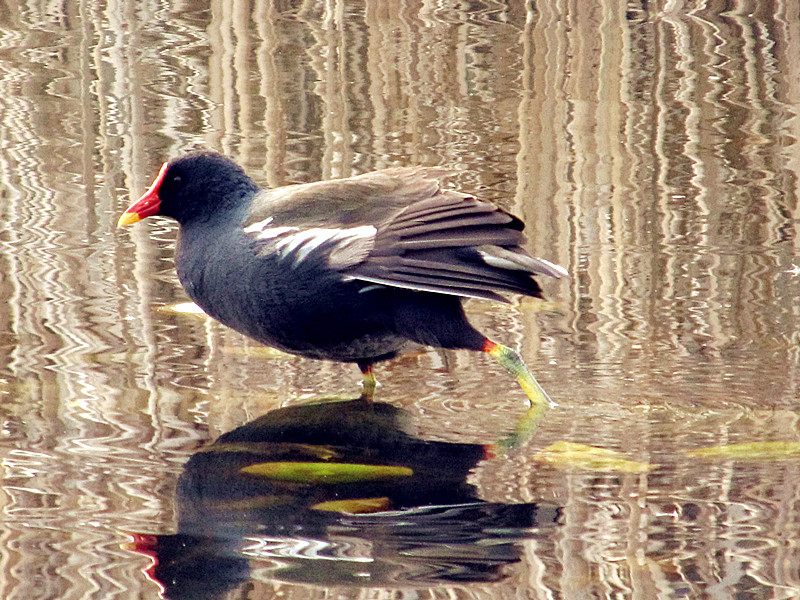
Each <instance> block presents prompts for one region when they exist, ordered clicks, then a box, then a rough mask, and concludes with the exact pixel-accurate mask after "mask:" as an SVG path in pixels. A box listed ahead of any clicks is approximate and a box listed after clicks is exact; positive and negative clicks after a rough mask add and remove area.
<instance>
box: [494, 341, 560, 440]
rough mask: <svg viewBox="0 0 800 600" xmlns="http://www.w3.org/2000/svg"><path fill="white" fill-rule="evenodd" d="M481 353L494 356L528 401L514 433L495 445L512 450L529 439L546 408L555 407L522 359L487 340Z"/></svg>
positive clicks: (509, 350) (510, 350) (508, 349)
mask: <svg viewBox="0 0 800 600" xmlns="http://www.w3.org/2000/svg"><path fill="white" fill-rule="evenodd" d="M483 351H484V352H486V353H487V354H490V355H491V356H494V357H495V359H497V362H499V363H500V364H501V365H503V367H505V369H506V370H507V371H508V372H510V373H511V374H512V375H513V376H514V377H516V378H517V381H518V382H519V385H520V386H521V387H522V389H523V390H524V392H525V394H527V396H528V398H529V399H530V408H528V410H527V411H526V412H525V414H524V415H523V416H522V418H521V419H520V420H519V421H518V422H517V424H516V425H515V426H514V431H512V432H511V433H509V434H508V435H507V436H506V437H505V438H503V439H502V440H500V441H499V442H498V443H497V446H498V447H499V448H513V447H515V446H518V445H519V444H520V443H521V442H522V441H524V440H525V439H526V438H528V437H530V435H531V434H532V433H533V431H534V430H535V429H536V426H537V425H538V424H539V421H540V420H541V418H542V417H543V416H544V413H545V412H547V409H548V408H551V407H553V406H555V402H553V401H552V400H551V399H550V396H548V395H547V392H545V391H544V389H542V386H540V385H539V382H538V381H536V378H535V377H534V376H533V375H532V374H531V372H530V371H529V370H528V367H527V366H526V365H525V363H524V362H522V358H521V357H520V355H519V354H518V353H516V352H514V351H513V350H512V349H511V348H509V347H507V346H503V345H502V344H498V343H497V342H493V341H492V340H490V339H487V340H486V341H485V342H484V344H483Z"/></svg>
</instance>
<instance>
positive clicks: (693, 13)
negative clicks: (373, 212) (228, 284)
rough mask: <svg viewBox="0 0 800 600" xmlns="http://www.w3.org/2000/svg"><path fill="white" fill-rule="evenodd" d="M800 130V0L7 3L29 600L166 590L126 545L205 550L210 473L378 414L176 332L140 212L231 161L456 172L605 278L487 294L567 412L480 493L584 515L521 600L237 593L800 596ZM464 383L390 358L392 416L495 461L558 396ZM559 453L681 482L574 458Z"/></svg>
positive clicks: (218, 335) (282, 365) (9, 218)
mask: <svg viewBox="0 0 800 600" xmlns="http://www.w3.org/2000/svg"><path fill="white" fill-rule="evenodd" d="M799 107H800V3H798V1H797V0H786V1H756V0H750V1H747V0H740V1H733V2H716V1H706V2H689V1H685V2H682V1H680V0H676V1H673V0H661V1H658V2H633V1H631V2H628V3H623V2H613V1H601V0H598V1H593V2H578V1H576V0H573V1H551V2H546V1H542V2H538V1H530V2H527V3H525V2H508V3H502V2H491V1H487V2H478V1H475V2H447V1H430V2H429V1H422V2H414V1H389V2H386V1H380V0H366V1H365V2H344V1H343V0H340V1H334V0H330V1H328V2H325V1H319V2H314V1H303V2H301V1H295V2H289V1H278V0H271V1H270V0H251V1H245V0H234V1H232V2H223V1H219V0H212V1H211V2H210V3H207V2H197V1H188V0H184V1H175V2H156V1H153V0H145V1H133V0H127V1H125V0H121V1H118V2H113V1H109V2H101V1H92V0H83V1H75V2H49V1H44V0H39V1H34V0H31V1H29V2H13V1H12V2H3V3H0V215H1V216H2V218H1V219H0V400H1V403H0V423H2V430H0V434H1V435H0V465H1V466H2V471H1V473H2V485H0V596H2V597H3V598H9V599H10V598H19V599H31V598H42V599H44V598H47V599H50V598H155V597H157V589H156V587H155V586H154V585H153V584H152V583H151V582H149V581H148V580H147V579H146V578H145V577H144V575H143V574H142V572H141V570H142V569H144V568H145V567H146V566H147V561H146V559H145V558H144V557H142V556H140V555H137V554H134V553H132V552H130V551H127V550H125V549H124V548H122V547H121V545H122V544H125V542H126V540H127V539H128V538H127V536H126V534H125V532H127V531H149V532H152V533H162V532H169V531H170V530H171V529H172V528H173V527H174V518H175V515H174V506H173V500H172V493H173V488H174V485H175V480H176V477H177V475H178V473H179V472H180V469H181V465H182V464H183V463H184V462H185V460H186V459H187V457H188V456H189V455H190V454H191V453H192V452H193V451H196V450H197V449H198V448H199V447H201V446H202V444H203V443H205V442H207V441H209V440H212V439H214V438H215V437H216V436H217V435H219V434H221V433H223V432H224V431H227V430H230V429H231V428H233V427H236V426H238V425H240V424H242V423H244V422H246V421H248V420H250V419H253V418H255V417H257V416H259V415H261V414H263V413H265V412H267V411H268V410H270V409H273V408H276V407H278V406H282V405H285V404H291V403H296V402H300V401H303V400H307V399H311V398H314V397H319V396H321V395H330V394H353V393H355V392H356V391H357V387H356V383H357V381H358V372H357V369H355V368H354V367H353V366H350V365H339V364H332V363H325V362H315V361H308V360H303V359H300V358H296V357H291V356H287V355H283V354H280V353H277V352H272V351H267V350H263V349H261V348H259V347H258V346H257V345H256V344H253V343H251V342H248V341H247V340H246V339H244V338H243V337H241V336H239V335H237V334H235V333H233V332H231V331H230V330H227V329H225V328H223V327H221V326H219V325H217V324H214V323H211V322H208V321H207V320H205V319H204V318H202V317H197V316H190V315H187V314H184V313H179V312H175V311H170V310H165V307H170V306H172V305H174V304H176V303H180V302H184V301H185V300H186V297H185V294H184V292H183V291H182V289H181V288H180V286H179V284H178V283H177V280H176V277H175V273H174V268H173V264H172V241H173V239H174V233H175V227H174V225H173V224H172V223H170V222H166V221H163V220H156V219H149V220H148V221H147V222H146V223H144V224H140V225H137V226H136V227H134V228H132V229H130V230H124V231H120V230H117V229H116V228H115V223H116V220H117V218H118V216H119V214H120V212H121V211H122V210H124V208H125V207H126V206H127V205H128V204H129V202H130V201H131V200H132V199H134V198H135V197H136V196H138V194H140V193H141V192H142V191H143V190H144V189H145V187H146V186H147V185H148V184H149V183H150V181H151V180H152V178H153V177H154V176H155V174H156V172H157V170H158V167H159V165H160V164H161V163H162V162H163V161H164V160H166V159H167V158H169V157H171V156H175V155H178V154H180V153H182V152H184V151H186V150H189V149H192V148H196V147H206V148H211V149H215V150H218V151H221V152H224V153H226V154H228V155H230V156H231V157H232V158H234V159H236V160H237V161H238V162H239V163H241V164H242V165H243V166H245V168H246V169H247V171H248V172H249V173H250V174H251V176H253V177H254V178H255V179H256V180H257V181H259V182H260V183H262V184H265V185H281V184H286V183H292V182H303V181H314V180H317V179H326V178H331V177H339V176H347V175H352V174H357V173H361V172H364V171H368V170H371V169H375V168H381V167H387V166H396V165H414V164H422V165H438V164H442V165H447V166H449V167H450V168H452V169H453V170H454V171H455V175H454V177H452V178H451V180H450V183H451V184H452V185H454V186H457V187H459V188H460V189H462V190H464V191H468V192H471V193H474V194H476V195H479V196H481V197H483V198H487V199H489V200H493V201H496V202H498V203H500V204H501V205H503V206H504V207H506V208H507V209H509V210H511V211H513V212H515V213H516V214H519V215H520V216H522V217H524V218H525V220H526V221H527V223H528V229H527V231H528V234H529V250H530V251H531V252H532V253H533V254H535V255H538V256H541V257H543V258H546V259H548V260H551V261H553V262H556V263H559V264H561V265H563V266H564V267H566V268H567V269H568V270H569V272H570V275H571V277H570V279H569V280H562V281H559V282H555V281H548V282H544V284H545V292H546V294H547V298H548V300H547V302H544V303H542V302H536V301H529V300H519V299H517V300H516V301H515V302H514V304H513V305H512V306H511V307H508V306H501V305H493V304H489V303H481V302H470V303H469V314H470V315H471V317H472V319H473V321H474V322H475V323H477V324H478V325H479V326H480V327H481V329H482V330H483V331H485V332H487V333H488V334H490V336H491V337H493V338H495V339H498V340H500V341H503V342H505V343H507V344H509V345H512V346H515V347H518V348H520V349H521V351H522V354H523V355H524V357H525V358H526V361H527V362H528V364H529V365H530V366H531V367H532V369H533V370H534V371H535V372H536V373H537V376H538V377H539V380H540V381H541V383H542V384H543V385H544V386H545V388H546V389H547V390H548V391H549V392H550V394H551V396H552V397H553V399H554V400H556V401H557V402H558V405H559V406H558V407H557V408H555V409H554V410H552V411H550V412H549V413H548V415H547V416H546V418H545V420H544V421H543V423H542V424H541V426H540V428H539V430H538V431H537V433H536V435H535V437H534V438H533V439H532V440H530V441H529V442H527V443H526V444H525V446H524V447H523V448H521V449H520V450H519V451H518V452H515V453H513V454H511V455H510V456H507V457H506V456H502V457H498V458H496V459H494V460H491V461H488V462H486V463H484V464H483V465H482V466H481V467H480V468H479V469H478V470H477V471H476V473H475V474H474V479H473V480H474V483H476V484H477V485H478V486H479V489H480V491H481V495H482V496H483V497H484V498H486V499H490V500H502V501H506V502H523V501H525V502H537V501H546V502H552V503H556V504H558V505H560V506H562V507H563V509H564V510H563V517H562V524H561V527H559V528H558V529H557V530H556V531H555V533H553V535H552V539H551V540H550V543H548V544H542V543H540V542H538V541H533V540H531V541H528V542H525V544H524V549H525V552H524V556H523V560H522V561H520V562H519V563H517V564H514V565H511V566H510V567H509V568H508V570H507V575H508V576H507V578H506V579H504V580H503V581H500V582H497V583H492V584H482V585H472V586H470V585H462V586H444V585H443V586H440V587H432V588H428V589H415V590H410V589H394V590H389V589H382V588H363V589H337V588H325V589H322V588H309V587H304V586H301V585H291V584H281V583H275V582H273V581H270V580H259V579H258V578H257V577H256V578H254V580H253V581H252V582H250V583H249V584H248V585H249V587H248V588H247V589H248V590H249V591H242V590H239V591H237V592H231V594H230V595H229V596H228V597H230V598H245V597H246V598H271V597H278V596H281V597H285V598H376V599H377V598H421V599H425V598H460V599H461V598H511V597H515V598H531V599H534V598H535V599H539V598H541V599H550V598H564V599H570V600H571V599H578V598H580V599H584V598H609V599H610V598H648V599H649V598H664V599H667V598H680V597H685V598H800V541H798V540H800V513H798V508H797V504H798V496H799V495H800V454H797V445H798V444H800V423H798V410H797V406H798V385H799V384H800V382H799V380H798V377H799V376H800V370H799V369H798V363H799V362H800V344H799V343H798V341H799V340H798V331H800V257H799V256H798V249H797V246H798V224H799V223H800V220H799V219H800V207H799V206H798V173H800V142H799V141H798V140H800V118H799V117H798V114H799V113H800V110H799ZM452 362H453V365H452V368H451V369H445V368H443V367H444V365H443V362H442V360H441V358H440V357H439V356H438V355H437V354H436V353H435V352H433V351H425V352H422V353H417V354H414V355H411V356H408V357H404V358H401V359H398V360H396V361H393V362H391V363H387V364H384V365H381V366H379V367H378V369H377V374H378V378H379V380H380V381H381V382H382V384H383V386H382V387H381V388H380V390H379V395H380V397H381V398H382V399H384V400H386V401H388V402H391V403H393V404H394V405H396V406H399V407H402V408H404V409H406V410H408V411H410V412H411V413H412V415H413V416H414V421H415V424H416V426H417V428H418V430H419V434H420V435H421V436H422V437H425V438H427V439H436V440H444V441H458V442H476V443H487V442H491V441H493V440H496V439H497V438H498V437H500V436H501V435H502V434H503V433H504V432H506V431H507V429H508V426H509V424H510V423H512V422H513V421H514V420H515V419H516V418H518V416H519V414H520V413H521V411H522V410H523V408H524V395H523V394H522V392H521V391H520V390H519V389H518V388H517V387H516V385H515V384H514V382H513V381H511V380H510V379H509V378H508V376H507V375H506V374H505V373H503V372H502V370H501V369H500V368H499V367H498V366H496V365H495V364H494V363H493V361H492V360H491V359H490V358H487V357H484V356H478V355H474V354H469V353H461V352H459V353H456V354H455V356H454V358H453V361H452ZM558 441H569V442H575V443H580V444H586V445H590V446H593V447H598V448H604V449H610V450H616V451H619V452H620V453H621V455H622V456H624V457H625V458H627V459H629V460H631V461H637V462H641V463H648V464H650V465H652V466H653V469H652V470H650V471H648V472H639V473H627V472H624V471H623V470H622V469H620V468H613V467H612V468H610V469H603V468H599V467H597V466H596V465H594V466H592V465H586V464H581V463H579V462H577V461H571V462H570V461H568V462H567V463H566V464H556V465H553V464H548V463H543V462H542V461H541V455H539V454H538V451H539V449H541V448H544V447H547V446H549V445H551V444H553V443H555V442H558ZM762 442H786V444H784V445H783V446H777V445H772V446H763V445H762V446H754V445H753V444H754V443H762ZM731 444H750V446H745V447H743V449H742V452H741V454H740V455H738V456H733V455H732V454H731V453H730V452H722V453H721V455H718V456H705V457H703V456H697V455H695V454H692V452H693V451H697V450H698V449H700V448H704V447H716V446H728V445H731ZM758 449H760V450H762V451H761V452H757V451H756V450H758ZM765 449H766V450H765Z"/></svg>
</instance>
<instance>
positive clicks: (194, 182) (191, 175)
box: [117, 152, 258, 227]
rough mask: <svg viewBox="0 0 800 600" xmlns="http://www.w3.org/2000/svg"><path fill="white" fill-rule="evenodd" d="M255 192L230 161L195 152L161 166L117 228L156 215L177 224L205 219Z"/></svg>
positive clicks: (236, 166)
mask: <svg viewBox="0 0 800 600" xmlns="http://www.w3.org/2000/svg"><path fill="white" fill-rule="evenodd" d="M257 190H258V187H257V186H256V184H255V183H253V181H252V180H251V179H250V178H249V177H248V176H247V175H246V174H245V172H244V171H243V170H242V168H241V167H240V166H239V165H237V164H236V163H235V162H233V161H232V160H230V159H229V158H226V157H224V156H222V155H221V154H217V153H214V152H195V153H192V154H188V155H186V156H183V157H181V158H177V159H174V160H171V161H169V162H166V163H164V164H163V165H162V166H161V170H160V171H159V172H158V175H157V176H156V178H155V180H154V181H153V183H152V184H151V185H150V187H149V188H147V191H146V192H145V193H144V194H142V196H141V198H139V199H138V200H137V201H136V202H134V203H133V204H131V206H130V207H128V209H127V210H126V211H125V212H124V213H122V216H121V217H120V218H119V221H118V222H117V226H118V227H124V226H126V225H131V224H133V223H136V222H138V221H141V220H142V219H144V218H146V217H151V216H155V215H160V216H164V217H171V218H173V219H175V220H176V221H178V223H180V224H186V223H189V222H191V221H196V220H208V219H210V218H212V217H213V216H215V215H219V214H222V213H224V212H225V211H226V210H230V209H231V208H235V207H237V206H239V205H240V203H241V200H242V199H243V198H246V197H248V196H250V195H252V194H253V193H255V192H256V191H257Z"/></svg>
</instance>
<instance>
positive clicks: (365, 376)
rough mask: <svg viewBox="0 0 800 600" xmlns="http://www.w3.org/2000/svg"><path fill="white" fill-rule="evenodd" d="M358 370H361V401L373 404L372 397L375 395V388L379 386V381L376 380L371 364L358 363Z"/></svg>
mask: <svg viewBox="0 0 800 600" xmlns="http://www.w3.org/2000/svg"><path fill="white" fill-rule="evenodd" d="M358 368H359V369H361V375H362V379H361V399H362V400H366V401H367V402H372V396H373V395H374V394H375V388H376V387H377V386H378V380H377V379H375V374H374V373H373V372H372V363H371V362H361V361H359V363H358Z"/></svg>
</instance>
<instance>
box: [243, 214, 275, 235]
mask: <svg viewBox="0 0 800 600" xmlns="http://www.w3.org/2000/svg"><path fill="white" fill-rule="evenodd" d="M270 223H272V217H267V218H266V219H264V220H263V221H259V222H258V223H253V224H252V225H248V226H247V227H245V228H244V232H245V233H256V232H258V231H261V230H262V229H264V228H265V227H266V226H267V225H269V224H270Z"/></svg>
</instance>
